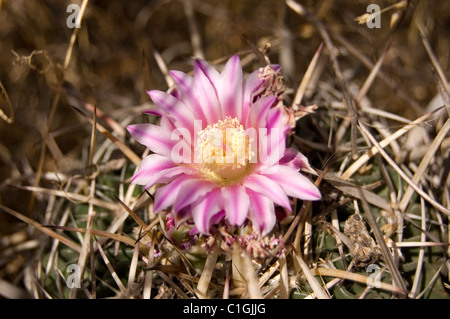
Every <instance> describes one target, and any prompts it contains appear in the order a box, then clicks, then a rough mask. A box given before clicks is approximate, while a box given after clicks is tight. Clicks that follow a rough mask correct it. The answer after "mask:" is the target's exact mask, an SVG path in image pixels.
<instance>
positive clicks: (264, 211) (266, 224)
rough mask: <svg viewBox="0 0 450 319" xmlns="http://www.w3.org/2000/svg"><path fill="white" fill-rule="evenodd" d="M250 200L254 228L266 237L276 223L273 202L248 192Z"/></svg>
mask: <svg viewBox="0 0 450 319" xmlns="http://www.w3.org/2000/svg"><path fill="white" fill-rule="evenodd" d="M247 193H248V196H249V198H250V203H251V206H250V217H251V220H252V223H253V225H254V227H255V228H256V229H257V230H258V231H259V232H261V234H262V235H263V236H264V235H266V234H267V233H269V232H270V231H271V230H272V228H273V226H274V225H275V222H276V216H275V207H274V205H273V202H272V201H271V200H270V199H269V198H267V197H265V196H263V195H261V194H259V193H256V192H253V191H251V190H247Z"/></svg>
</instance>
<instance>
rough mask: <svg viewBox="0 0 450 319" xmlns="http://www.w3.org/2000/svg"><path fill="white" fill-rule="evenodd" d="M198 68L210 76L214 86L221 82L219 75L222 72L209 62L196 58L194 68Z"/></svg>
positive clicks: (209, 78)
mask: <svg viewBox="0 0 450 319" xmlns="http://www.w3.org/2000/svg"><path fill="white" fill-rule="evenodd" d="M195 68H198V69H199V70H201V71H202V73H203V74H204V75H205V76H206V77H207V78H208V80H209V81H210V82H211V84H212V85H213V86H216V84H217V83H219V77H220V74H219V72H217V70H216V69H215V68H214V67H212V66H211V65H210V64H209V63H208V62H206V61H204V60H201V59H196V60H195V61H194V69H195Z"/></svg>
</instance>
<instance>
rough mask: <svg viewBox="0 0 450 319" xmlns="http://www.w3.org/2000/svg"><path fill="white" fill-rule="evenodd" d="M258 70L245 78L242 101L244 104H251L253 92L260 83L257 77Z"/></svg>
mask: <svg viewBox="0 0 450 319" xmlns="http://www.w3.org/2000/svg"><path fill="white" fill-rule="evenodd" d="M258 74H259V70H256V71H253V72H252V73H250V74H249V75H248V76H247V78H246V79H245V84H244V92H243V96H244V99H243V103H244V105H251V104H252V103H253V93H255V92H256V91H257V90H258V89H259V87H260V86H261V84H262V81H261V80H260V79H259V77H258Z"/></svg>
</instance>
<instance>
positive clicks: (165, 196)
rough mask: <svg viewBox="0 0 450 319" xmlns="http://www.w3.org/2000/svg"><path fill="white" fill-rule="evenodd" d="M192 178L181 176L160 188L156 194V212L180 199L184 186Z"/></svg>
mask: <svg viewBox="0 0 450 319" xmlns="http://www.w3.org/2000/svg"><path fill="white" fill-rule="evenodd" d="M191 178H192V177H188V176H181V177H178V178H177V179H175V180H173V181H172V182H171V183H169V184H167V185H165V186H163V187H161V188H158V189H157V190H156V193H155V201H154V210H155V213H158V212H160V211H162V210H164V209H166V208H167V207H169V206H170V205H172V204H173V203H174V202H175V200H176V199H177V197H178V193H179V192H180V189H181V188H182V187H183V184H184V183H186V182H187V181H189V180H191Z"/></svg>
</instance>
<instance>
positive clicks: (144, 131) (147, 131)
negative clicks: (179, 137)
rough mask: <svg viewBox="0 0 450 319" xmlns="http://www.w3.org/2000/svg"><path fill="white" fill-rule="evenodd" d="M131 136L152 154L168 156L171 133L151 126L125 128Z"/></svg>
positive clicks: (171, 145)
mask: <svg viewBox="0 0 450 319" xmlns="http://www.w3.org/2000/svg"><path fill="white" fill-rule="evenodd" d="M127 129H128V132H130V134H131V136H133V138H135V139H136V141H138V142H139V143H141V144H143V145H145V146H146V147H147V148H148V149H150V150H151V151H152V152H154V153H158V154H162V155H165V156H170V152H171V150H172V147H173V145H174V144H175V143H174V141H172V140H171V139H170V135H171V132H170V131H166V130H165V129H164V128H163V127H161V126H159V125H153V124H134V125H129V126H128V127H127Z"/></svg>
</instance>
